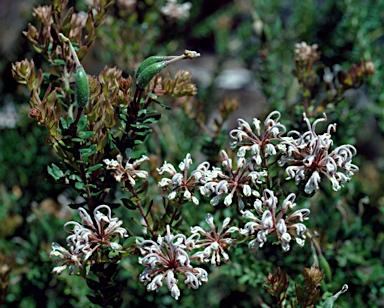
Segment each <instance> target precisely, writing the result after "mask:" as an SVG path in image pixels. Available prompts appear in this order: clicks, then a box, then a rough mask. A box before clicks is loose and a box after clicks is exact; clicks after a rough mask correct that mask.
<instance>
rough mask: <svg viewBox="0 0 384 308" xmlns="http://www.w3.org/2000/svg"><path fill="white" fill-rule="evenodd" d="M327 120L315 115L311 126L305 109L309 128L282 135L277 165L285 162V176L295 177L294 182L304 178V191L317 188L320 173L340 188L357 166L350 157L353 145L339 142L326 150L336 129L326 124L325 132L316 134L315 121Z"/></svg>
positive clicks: (353, 149)
mask: <svg viewBox="0 0 384 308" xmlns="http://www.w3.org/2000/svg"><path fill="white" fill-rule="evenodd" d="M326 120H327V117H326V115H325V114H324V117H323V118H320V119H317V120H316V121H315V122H314V123H313V124H312V126H311V124H310V122H309V119H308V118H307V116H306V114H305V113H304V121H305V122H306V123H307V126H308V131H307V132H305V133H304V134H300V133H299V132H297V131H290V132H289V133H288V134H287V135H288V137H285V138H282V139H283V141H282V142H281V144H280V146H279V148H280V150H281V151H282V152H283V156H282V158H281V160H280V161H279V165H280V166H284V165H285V164H287V165H288V167H287V168H286V169H285V170H286V173H287V174H288V178H287V179H293V178H294V179H295V181H296V184H299V183H300V182H301V181H302V180H303V181H305V182H306V184H305V187H304V191H305V192H306V193H307V194H310V193H312V192H313V191H314V190H315V189H319V182H320V181H321V175H325V176H326V177H327V178H328V179H329V180H330V181H331V183H332V188H333V189H334V190H339V189H340V188H341V187H342V186H343V183H345V182H349V181H350V180H351V176H352V175H353V174H354V173H355V172H356V171H358V170H359V168H358V167H357V166H356V165H353V164H352V163H351V162H352V157H353V156H355V155H356V149H355V148H354V147H353V146H352V145H349V144H346V145H342V146H339V147H337V148H335V149H334V150H333V151H332V152H331V153H329V150H330V148H331V146H332V144H333V141H332V139H331V133H332V132H334V131H335V130H336V124H331V125H329V126H328V129H327V132H326V133H325V134H322V135H317V134H316V132H315V129H316V125H317V123H319V122H325V121H326Z"/></svg>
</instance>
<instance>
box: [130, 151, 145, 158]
mask: <svg viewBox="0 0 384 308" xmlns="http://www.w3.org/2000/svg"><path fill="white" fill-rule="evenodd" d="M146 153H147V151H144V150H139V151H134V152H131V155H130V158H132V159H138V158H140V157H141V156H143V155H145V154H146Z"/></svg>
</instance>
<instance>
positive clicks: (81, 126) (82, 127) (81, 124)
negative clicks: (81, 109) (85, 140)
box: [77, 114, 87, 134]
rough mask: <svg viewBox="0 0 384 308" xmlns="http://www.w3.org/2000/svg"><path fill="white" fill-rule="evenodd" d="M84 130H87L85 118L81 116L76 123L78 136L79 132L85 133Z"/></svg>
mask: <svg viewBox="0 0 384 308" xmlns="http://www.w3.org/2000/svg"><path fill="white" fill-rule="evenodd" d="M86 128H87V116H86V115H85V114H83V115H82V116H81V117H80V120H79V122H78V123H77V130H78V131H79V134H80V132H82V131H85V129H86Z"/></svg>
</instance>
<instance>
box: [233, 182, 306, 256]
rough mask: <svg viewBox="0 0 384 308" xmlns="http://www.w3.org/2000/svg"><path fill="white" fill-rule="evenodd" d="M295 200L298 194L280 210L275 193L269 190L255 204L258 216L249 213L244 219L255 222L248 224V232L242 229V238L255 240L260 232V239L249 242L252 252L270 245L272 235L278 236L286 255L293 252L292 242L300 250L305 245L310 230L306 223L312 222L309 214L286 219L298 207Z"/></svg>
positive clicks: (300, 211)
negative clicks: (267, 242) (289, 251)
mask: <svg viewBox="0 0 384 308" xmlns="http://www.w3.org/2000/svg"><path fill="white" fill-rule="evenodd" d="M295 199H296V195H295V194H293V193H292V194H289V195H288V196H287V197H286V198H285V200H284V201H283V203H282V205H281V208H280V209H278V208H277V205H278V200H277V198H276V197H275V195H274V193H273V191H271V190H269V189H266V190H264V192H263V196H262V198H260V199H256V201H255V202H254V204H253V207H254V211H255V214H254V213H253V212H251V211H249V210H246V211H243V212H242V214H243V217H244V218H246V219H250V220H251V221H250V222H247V223H246V224H245V226H244V229H240V234H242V235H245V236H251V235H253V234H255V233H256V232H257V234H256V238H255V239H253V240H252V241H250V242H249V247H250V248H251V249H252V250H258V249H259V248H261V247H263V245H264V243H265V242H266V241H267V236H268V235H270V234H275V235H276V237H277V239H278V241H279V242H280V243H281V247H282V249H283V251H288V250H289V248H290V245H289V243H290V241H291V240H292V239H294V240H295V241H296V242H297V244H298V245H299V246H303V245H304V243H305V242H304V239H305V233H306V231H307V228H306V227H305V225H304V224H302V222H303V221H304V220H307V219H308V217H307V216H308V215H309V210H308V209H301V210H297V211H295V212H293V213H292V214H290V215H286V213H287V212H288V211H289V210H290V209H292V208H294V207H295V206H296V204H295V203H294V202H295Z"/></svg>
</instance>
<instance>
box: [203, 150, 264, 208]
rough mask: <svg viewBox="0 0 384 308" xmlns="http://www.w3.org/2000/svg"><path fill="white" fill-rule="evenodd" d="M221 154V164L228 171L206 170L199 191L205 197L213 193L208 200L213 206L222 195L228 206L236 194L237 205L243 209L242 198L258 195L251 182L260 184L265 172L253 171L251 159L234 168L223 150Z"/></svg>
mask: <svg viewBox="0 0 384 308" xmlns="http://www.w3.org/2000/svg"><path fill="white" fill-rule="evenodd" d="M221 156H222V158H223V161H222V165H223V167H224V168H226V169H227V171H228V172H227V173H224V172H223V171H221V169H219V168H213V169H212V171H208V172H207V173H206V177H205V184H204V186H201V187H200V193H201V194H202V195H203V196H206V197H209V196H210V195H211V194H215V196H214V197H213V198H212V199H211V201H210V203H211V204H212V205H213V206H216V205H217V204H218V203H219V201H220V199H221V198H222V197H223V196H225V198H224V204H225V205H226V206H229V205H231V204H232V201H233V197H234V196H235V195H236V197H237V200H238V207H239V209H243V208H244V204H245V202H244V199H247V198H248V197H250V196H259V193H258V191H257V190H255V189H252V188H251V184H253V185H259V184H261V183H262V181H261V179H262V178H263V177H264V176H265V175H266V172H265V171H253V168H252V164H251V161H248V163H246V164H244V165H242V166H240V167H238V169H237V170H236V169H234V168H233V166H232V159H230V158H229V157H228V155H227V153H226V152H225V151H224V150H222V151H221Z"/></svg>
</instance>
